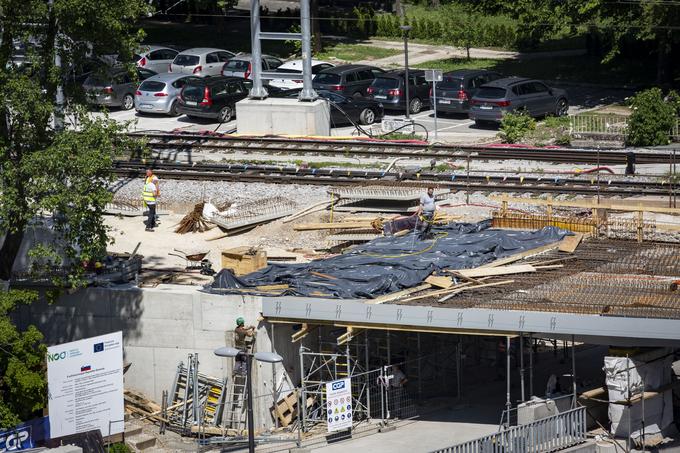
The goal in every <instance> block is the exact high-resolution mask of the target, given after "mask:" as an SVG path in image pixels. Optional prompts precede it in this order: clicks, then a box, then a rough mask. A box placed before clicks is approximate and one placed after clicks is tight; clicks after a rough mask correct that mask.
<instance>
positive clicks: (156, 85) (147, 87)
mask: <svg viewBox="0 0 680 453" xmlns="http://www.w3.org/2000/svg"><path fill="white" fill-rule="evenodd" d="M164 88H165V84H164V83H163V82H156V81H154V80H147V81H146V82H143V83H142V84H141V85H140V86H139V91H153V92H156V91H163V89H164Z"/></svg>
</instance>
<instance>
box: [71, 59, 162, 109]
mask: <svg viewBox="0 0 680 453" xmlns="http://www.w3.org/2000/svg"><path fill="white" fill-rule="evenodd" d="M154 75H156V73H155V72H153V71H149V70H148V69H144V68H137V80H133V78H132V77H130V74H129V73H128V72H127V70H126V69H125V68H122V67H113V68H109V69H107V70H105V71H103V72H99V71H97V72H95V73H92V74H91V75H90V76H89V77H88V78H87V79H85V82H84V83H83V89H84V90H85V92H86V93H87V100H88V102H89V103H91V104H95V105H103V106H107V107H120V108H122V109H123V110H130V109H131V108H133V107H134V106H135V92H136V91H137V86H138V85H139V82H142V81H144V80H146V79H148V78H149V77H152V76H154Z"/></svg>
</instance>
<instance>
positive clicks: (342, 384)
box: [331, 381, 345, 390]
mask: <svg viewBox="0 0 680 453" xmlns="http://www.w3.org/2000/svg"><path fill="white" fill-rule="evenodd" d="M331 388H332V389H333V390H340V389H344V388H345V381H337V382H333V384H332V385H331Z"/></svg>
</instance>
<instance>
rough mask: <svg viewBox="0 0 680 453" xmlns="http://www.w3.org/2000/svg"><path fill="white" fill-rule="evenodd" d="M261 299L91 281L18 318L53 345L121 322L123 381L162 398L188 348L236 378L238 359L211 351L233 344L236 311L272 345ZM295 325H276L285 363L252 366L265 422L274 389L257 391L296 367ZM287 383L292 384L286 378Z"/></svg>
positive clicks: (204, 363)
mask: <svg viewBox="0 0 680 453" xmlns="http://www.w3.org/2000/svg"><path fill="white" fill-rule="evenodd" d="M261 307H262V301H261V298H259V297H252V296H238V295H212V294H205V293H202V292H199V291H198V289H197V288H196V287H191V286H180V285H160V286H158V287H157V288H152V289H147V288H145V289H139V288H136V287H131V286H123V287H113V288H88V289H85V290H81V291H78V292H77V293H75V294H71V295H66V296H64V297H62V298H61V299H60V300H59V301H58V302H57V303H54V304H48V303H47V302H45V301H44V300H43V301H40V302H37V303H34V304H32V305H30V306H28V307H22V308H21V310H20V311H19V313H18V321H19V324H20V325H21V326H27V325H28V324H34V325H36V326H37V327H38V328H39V329H40V330H41V331H42V332H43V333H44V334H45V338H46V342H47V343H48V345H54V344H60V343H65V342H69V341H76V340H80V339H82V338H87V337H92V336H96V335H101V334H105V333H109V332H114V331H118V330H122V331H123V339H124V344H125V349H124V353H125V361H126V362H131V363H132V366H131V367H130V369H129V370H128V372H127V373H126V374H125V386H126V388H131V389H134V390H138V391H141V392H143V393H144V394H146V395H147V396H149V397H150V398H153V399H154V400H155V401H157V402H160V400H161V395H162V392H163V390H168V391H170V389H171V386H172V383H173V381H174V378H175V373H176V370H177V365H178V364H179V362H181V361H183V362H184V363H185V364H186V362H187V355H188V354H189V353H198V358H199V371H200V372H202V373H205V374H208V375H211V376H216V377H220V378H222V377H225V376H227V377H229V378H231V371H232V367H233V360H232V359H223V358H220V357H217V356H215V355H214V354H213V351H214V349H216V348H218V347H221V346H233V337H234V335H233V329H234V327H235V325H236V322H235V320H236V318H237V317H239V316H243V317H244V318H245V319H246V324H248V325H250V324H252V325H255V326H257V328H258V334H257V342H256V345H255V347H256V350H257V351H271V350H272V343H271V340H270V337H269V334H270V332H271V330H272V325H270V324H267V323H259V324H258V322H257V318H258V316H259V314H260V311H261ZM290 333H291V329H290V327H288V326H282V327H279V326H276V327H274V334H275V338H276V339H277V340H278V341H276V343H277V344H278V345H280V347H279V346H277V349H278V350H279V353H280V354H282V355H284V359H285V361H284V364H283V365H282V364H278V365H275V366H273V365H271V364H267V363H258V362H255V364H254V366H253V370H254V373H255V374H254V378H253V384H254V385H253V392H254V393H255V396H256V398H255V399H254V402H255V420H256V424H257V425H258V426H260V427H269V426H271V425H272V423H273V422H272V420H271V416H270V414H269V408H270V406H271V405H272V401H273V397H269V396H263V397H260V398H257V396H258V395H264V394H269V393H272V392H273V390H274V389H273V386H274V385H276V383H278V382H281V376H282V375H283V374H284V373H285V371H284V368H285V369H288V370H294V368H295V363H296V360H297V349H296V348H297V346H291V343H290ZM283 384H284V385H283V388H284V389H285V388H289V387H288V386H287V381H286V380H284V381H283Z"/></svg>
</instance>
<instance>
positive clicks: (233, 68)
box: [222, 53, 283, 79]
mask: <svg viewBox="0 0 680 453" xmlns="http://www.w3.org/2000/svg"><path fill="white" fill-rule="evenodd" d="M282 64H283V61H281V60H279V59H278V58H276V57H272V56H271V55H262V70H263V71H273V70H274V69H276V68H278V67H279V66H281V65H282ZM252 73H253V57H252V56H251V55H250V54H249V53H244V54H238V55H236V56H235V57H234V58H232V59H231V60H229V61H227V62H226V63H225V64H224V66H222V75H223V76H228V77H242V78H244V79H250V76H251V74H252Z"/></svg>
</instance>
